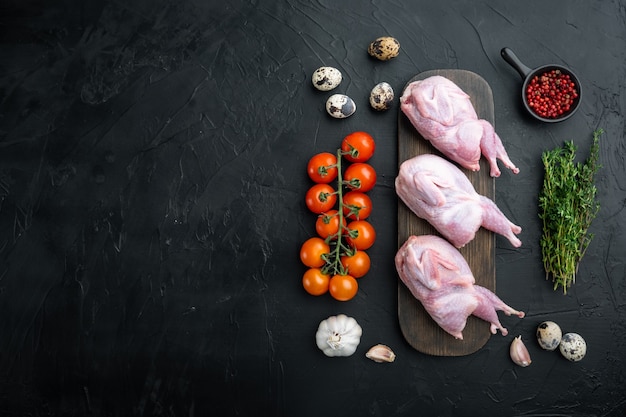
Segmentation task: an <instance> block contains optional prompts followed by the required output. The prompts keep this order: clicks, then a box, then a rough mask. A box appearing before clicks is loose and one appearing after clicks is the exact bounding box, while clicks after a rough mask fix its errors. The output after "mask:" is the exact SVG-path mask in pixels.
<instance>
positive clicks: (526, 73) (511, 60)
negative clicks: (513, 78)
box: [500, 48, 582, 123]
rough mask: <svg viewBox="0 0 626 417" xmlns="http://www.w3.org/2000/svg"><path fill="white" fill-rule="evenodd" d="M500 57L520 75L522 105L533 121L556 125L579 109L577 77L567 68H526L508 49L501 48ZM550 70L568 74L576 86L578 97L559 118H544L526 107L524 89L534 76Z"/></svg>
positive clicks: (559, 66)
mask: <svg viewBox="0 0 626 417" xmlns="http://www.w3.org/2000/svg"><path fill="white" fill-rule="evenodd" d="M500 55H502V58H504V60H505V61H506V62H507V63H508V64H509V65H511V66H512V67H513V68H515V70H517V72H518V73H519V74H520V76H521V77H522V79H523V80H524V84H523V85H522V103H524V107H525V108H526V110H527V111H528V113H529V114H530V115H531V116H533V117H534V118H535V119H537V120H540V121H542V122H546V123H556V122H562V121H563V120H567V119H569V118H570V117H571V116H572V115H573V114H574V113H576V110H578V107H580V100H581V96H582V91H581V85H580V81H579V80H578V77H577V76H576V75H575V74H574V72H572V70H570V69H569V68H567V67H564V66H563V65H557V64H550V65H542V66H540V67H537V68H534V69H531V68H528V67H527V66H526V65H524V64H523V63H522V61H520V60H519V58H518V57H517V56H516V55H515V54H514V53H513V51H512V50H511V49H509V48H502V50H501V51H500ZM552 70H560V71H561V72H562V73H564V74H569V76H570V78H571V80H572V81H573V82H574V84H575V85H576V90H577V92H578V97H577V98H576V99H574V102H573V104H572V105H571V106H570V109H569V110H568V111H567V112H565V113H563V114H562V115H560V116H559V117H555V118H546V117H542V116H540V115H538V114H537V113H535V111H534V110H533V109H532V108H531V107H530V106H529V105H528V100H527V99H526V88H527V87H528V84H529V83H530V82H531V81H532V79H533V78H534V77H535V76H540V75H542V74H544V73H545V72H548V71H552Z"/></svg>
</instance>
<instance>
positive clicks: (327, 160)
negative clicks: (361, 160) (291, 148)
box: [307, 152, 337, 184]
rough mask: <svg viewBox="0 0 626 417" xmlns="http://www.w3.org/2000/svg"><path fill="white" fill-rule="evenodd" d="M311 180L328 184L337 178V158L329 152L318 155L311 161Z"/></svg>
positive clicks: (309, 167)
mask: <svg viewBox="0 0 626 417" xmlns="http://www.w3.org/2000/svg"><path fill="white" fill-rule="evenodd" d="M307 173H308V174H309V178H311V179H312V180H313V181H315V182H317V183H320V184H328V183H330V182H332V181H334V180H335V178H337V156H336V155H333V154H332V153H329V152H322V153H318V154H317V155H313V157H312V158H311V159H309V163H308V165H307Z"/></svg>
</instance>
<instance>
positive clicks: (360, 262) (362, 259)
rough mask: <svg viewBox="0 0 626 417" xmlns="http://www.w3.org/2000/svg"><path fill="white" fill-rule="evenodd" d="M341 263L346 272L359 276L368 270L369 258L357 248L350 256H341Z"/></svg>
mask: <svg viewBox="0 0 626 417" xmlns="http://www.w3.org/2000/svg"><path fill="white" fill-rule="evenodd" d="M341 265H343V267H344V268H346V269H347V270H348V274H350V275H352V276H353V277H355V278H361V277H362V276H363V275H365V274H367V273H368V272H369V270H370V266H371V260H370V256H369V255H368V254H367V253H366V252H365V251H362V250H358V251H356V252H354V255H352V256H342V257H341Z"/></svg>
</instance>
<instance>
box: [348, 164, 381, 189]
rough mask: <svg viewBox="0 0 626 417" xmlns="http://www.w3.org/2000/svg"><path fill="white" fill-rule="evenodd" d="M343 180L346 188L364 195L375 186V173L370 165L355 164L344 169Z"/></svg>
mask: <svg viewBox="0 0 626 417" xmlns="http://www.w3.org/2000/svg"><path fill="white" fill-rule="evenodd" d="M343 180H344V181H345V182H346V183H347V185H348V188H351V189H353V190H358V191H361V192H364V193H365V192H367V191H369V190H371V189H372V188H374V185H376V171H375V170H374V167H373V166H371V165H370V164H366V163H364V162H357V163H354V164H351V165H350V166H349V167H348V168H346V172H345V173H344V174H343Z"/></svg>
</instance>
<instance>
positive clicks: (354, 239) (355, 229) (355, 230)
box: [346, 220, 376, 250]
mask: <svg viewBox="0 0 626 417" xmlns="http://www.w3.org/2000/svg"><path fill="white" fill-rule="evenodd" d="M348 229H349V230H350V234H349V235H348V237H347V238H346V240H347V241H348V243H349V244H350V245H352V246H353V247H355V248H356V249H358V250H366V249H369V248H371V247H372V245H373V244H374V242H375V241H376V230H374V226H372V225H371V224H370V223H369V222H366V221H365V220H355V221H353V222H351V223H349V224H348Z"/></svg>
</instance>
